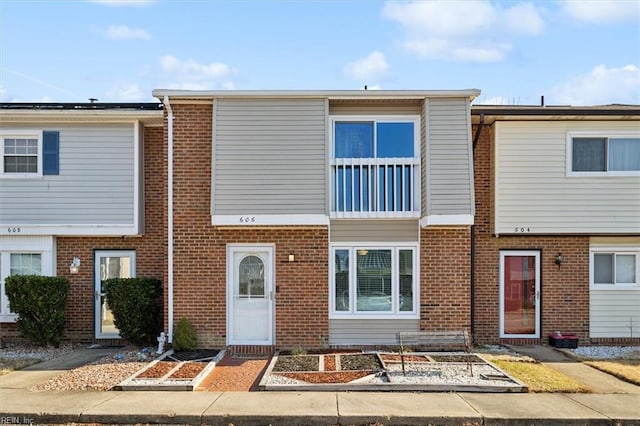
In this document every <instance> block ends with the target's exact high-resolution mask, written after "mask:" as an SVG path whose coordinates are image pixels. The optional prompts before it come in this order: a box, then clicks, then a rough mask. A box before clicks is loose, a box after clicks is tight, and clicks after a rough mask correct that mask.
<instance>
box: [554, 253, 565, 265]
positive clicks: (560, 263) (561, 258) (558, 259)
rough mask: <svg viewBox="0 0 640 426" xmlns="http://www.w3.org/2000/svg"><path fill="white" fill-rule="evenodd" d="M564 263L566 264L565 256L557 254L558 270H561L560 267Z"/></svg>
mask: <svg viewBox="0 0 640 426" xmlns="http://www.w3.org/2000/svg"><path fill="white" fill-rule="evenodd" d="M562 262H564V256H563V255H562V253H558V254H556V265H558V269H560V265H562Z"/></svg>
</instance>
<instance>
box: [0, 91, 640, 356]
mask: <svg viewBox="0 0 640 426" xmlns="http://www.w3.org/2000/svg"><path fill="white" fill-rule="evenodd" d="M478 94H479V91H477V90H474V89H470V90H444V91H442V90H441V91H439V90H423V91H420V90H410V91H384V90H383V91H366V90H359V91H183V90H163V89H161V90H155V91H154V92H153V95H154V96H155V97H156V98H158V99H159V100H160V101H161V102H160V103H156V104H153V103H151V104H73V105H71V104H27V105H25V104H1V105H0V139H1V141H2V147H1V148H2V155H3V161H2V166H1V167H2V169H1V170H0V225H1V227H0V279H1V282H2V285H4V277H6V276H7V275H10V274H14V273H40V274H45V275H60V276H65V277H67V278H69V280H70V282H71V293H70V300H69V304H68V310H67V312H68V313H67V325H66V332H65V333H66V334H65V337H66V338H67V339H72V340H83V341H100V342H117V341H118V340H117V339H118V338H119V335H118V330H117V329H116V328H115V325H114V324H113V321H112V317H111V314H110V310H109V308H108V305H106V303H105V300H104V294H103V292H102V286H101V283H102V281H103V280H104V279H106V278H109V277H113V276H122V277H124V276H152V277H156V278H160V279H161V280H162V281H163V295H164V296H163V297H164V307H165V309H164V324H165V331H167V332H168V334H169V339H171V338H172V333H173V329H174V326H175V324H176V323H177V321H178V319H180V318H181V317H186V318H188V319H189V320H191V321H192V323H193V324H194V326H195V328H196V331H197V333H198V339H199V342H200V346H202V347H230V348H232V349H233V350H235V351H238V352H242V351H247V352H256V351H265V352H268V351H271V350H273V349H274V348H291V347H295V346H301V347H305V348H316V347H317V348H320V347H327V346H336V347H347V346H353V347H359V346H385V345H393V344H395V335H396V333H397V332H398V331H409V330H460V329H464V330H467V331H469V332H471V333H472V334H473V335H474V338H475V340H476V341H477V342H479V343H499V342H507V343H516V344H518V343H532V342H535V343H538V342H542V343H544V342H546V334H548V333H549V332H555V331H557V330H559V331H562V332H570V333H577V334H578V335H579V336H580V338H581V342H583V343H584V342H588V343H602V342H618V343H621V342H622V343H624V342H638V340H639V338H640V316H639V311H640V308H639V307H640V282H639V281H640V271H638V268H639V267H640V214H639V213H638V212H640V165H639V164H638V163H639V162H640V151H639V149H640V148H638V147H639V146H640V130H639V126H640V125H639V123H640V121H639V119H640V109H639V108H638V107H624V106H610V107H592V108H570V107H567V108H560V107H489V106H487V107H485V106H478V107H471V103H472V101H473V100H474V99H475V97H476V96H478ZM596 169H597V170H596ZM2 297H3V299H2V305H1V307H0V335H1V336H3V337H5V338H12V337H15V336H16V330H15V324H13V321H15V316H14V315H13V314H12V313H11V311H10V306H9V305H8V302H7V300H6V297H5V296H4V287H2ZM635 324H637V326H636V325H635ZM634 327H636V328H635V329H634Z"/></svg>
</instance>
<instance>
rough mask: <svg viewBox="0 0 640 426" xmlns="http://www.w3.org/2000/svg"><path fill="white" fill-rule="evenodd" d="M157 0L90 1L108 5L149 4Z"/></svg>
mask: <svg viewBox="0 0 640 426" xmlns="http://www.w3.org/2000/svg"><path fill="white" fill-rule="evenodd" d="M155 1H156V0H89V2H90V3H97V4H103V5H106V6H147V5H150V4H152V3H155Z"/></svg>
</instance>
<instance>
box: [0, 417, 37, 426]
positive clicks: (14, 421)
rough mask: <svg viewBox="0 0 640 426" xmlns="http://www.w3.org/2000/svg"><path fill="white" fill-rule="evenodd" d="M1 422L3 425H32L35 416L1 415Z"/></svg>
mask: <svg viewBox="0 0 640 426" xmlns="http://www.w3.org/2000/svg"><path fill="white" fill-rule="evenodd" d="M0 424H3V425H32V424H34V421H33V418H31V417H22V416H0Z"/></svg>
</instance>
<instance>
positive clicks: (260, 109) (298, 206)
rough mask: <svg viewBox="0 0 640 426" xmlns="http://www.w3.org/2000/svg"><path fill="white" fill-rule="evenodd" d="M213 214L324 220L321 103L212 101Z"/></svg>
mask: <svg viewBox="0 0 640 426" xmlns="http://www.w3.org/2000/svg"><path fill="white" fill-rule="evenodd" d="M213 121H214V136H213V152H214V154H213V173H212V180H213V182H212V185H213V197H212V200H211V202H212V206H211V211H212V213H213V214H214V215H216V214H219V215H223V214H280V215H292V214H326V213H327V211H326V174H327V166H326V107H325V100H324V99H216V100H215V103H214V120H213Z"/></svg>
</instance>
